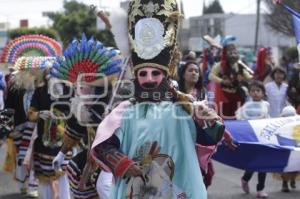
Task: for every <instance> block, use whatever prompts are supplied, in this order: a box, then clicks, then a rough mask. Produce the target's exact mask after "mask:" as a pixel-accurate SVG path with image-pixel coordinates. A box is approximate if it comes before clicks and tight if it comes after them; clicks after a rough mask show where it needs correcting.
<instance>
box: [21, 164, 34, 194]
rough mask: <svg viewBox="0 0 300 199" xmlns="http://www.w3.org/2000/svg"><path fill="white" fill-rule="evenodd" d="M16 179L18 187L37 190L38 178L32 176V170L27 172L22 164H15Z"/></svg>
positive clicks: (30, 190)
mask: <svg viewBox="0 0 300 199" xmlns="http://www.w3.org/2000/svg"><path fill="white" fill-rule="evenodd" d="M16 180H17V184H18V188H19V189H28V192H32V191H38V180H37V179H36V178H35V176H34V171H33V170H30V172H29V173H28V171H27V169H26V168H25V166H24V165H18V164H17V166H16Z"/></svg>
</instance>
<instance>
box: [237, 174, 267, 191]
mask: <svg viewBox="0 0 300 199" xmlns="http://www.w3.org/2000/svg"><path fill="white" fill-rule="evenodd" d="M253 174H254V171H245V173H244V175H243V177H242V179H243V180H245V181H246V182H248V181H249V180H250V179H251V178H252V176H253ZM266 176H267V173H264V172H258V174H257V177H258V183H257V185H256V190H257V191H262V190H263V189H264V188H265V182H266Z"/></svg>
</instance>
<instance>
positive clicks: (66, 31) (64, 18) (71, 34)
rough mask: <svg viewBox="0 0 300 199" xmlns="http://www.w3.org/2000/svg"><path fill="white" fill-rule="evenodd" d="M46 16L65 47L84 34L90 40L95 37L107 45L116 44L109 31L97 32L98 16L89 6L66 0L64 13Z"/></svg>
mask: <svg viewBox="0 0 300 199" xmlns="http://www.w3.org/2000/svg"><path fill="white" fill-rule="evenodd" d="M46 15H47V16H48V17H49V18H50V19H51V20H52V21H53V25H52V28H53V29H55V30H57V32H58V34H59V36H60V38H61V41H62V42H63V44H64V46H66V45H67V44H68V43H69V42H70V41H71V40H72V39H73V38H81V35H82V33H85V34H86V36H87V37H88V38H89V37H91V36H94V38H95V39H98V40H100V41H101V42H103V43H104V44H105V45H112V44H114V42H113V37H112V35H111V34H108V33H107V31H97V29H96V17H97V16H96V15H95V14H94V13H93V11H91V9H90V8H89V6H88V5H85V4H83V3H79V2H77V1H74V0H72V1H66V0H64V11H63V12H48V13H46Z"/></svg>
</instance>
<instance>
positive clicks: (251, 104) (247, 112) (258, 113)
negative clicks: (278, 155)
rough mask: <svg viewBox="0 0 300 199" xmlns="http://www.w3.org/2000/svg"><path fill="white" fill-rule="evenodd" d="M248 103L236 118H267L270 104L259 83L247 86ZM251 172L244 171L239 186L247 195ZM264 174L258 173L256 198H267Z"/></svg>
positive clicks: (254, 82) (237, 113) (241, 108)
mask: <svg viewBox="0 0 300 199" xmlns="http://www.w3.org/2000/svg"><path fill="white" fill-rule="evenodd" d="M249 95H250V97H251V99H250V101H248V102H246V103H245V104H244V105H243V106H242V107H240V108H239V109H238V110H237V112H236V118H237V119H240V120H241V119H242V120H252V119H264V118H268V117H269V109H270V104H269V103H268V102H267V101H265V100H264V99H265V97H266V91H265V87H264V85H263V84H262V83H261V82H259V81H253V82H251V83H250V85H249ZM253 174H254V172H253V171H245V173H244V175H243V177H242V179H241V186H242V189H243V190H244V192H245V193H249V185H248V182H249V180H250V179H251V177H252V176H253ZM265 181H266V173H265V172H258V184H257V186H256V190H257V197H258V198H267V197H268V194H267V193H266V192H264V191H263V190H264V187H265Z"/></svg>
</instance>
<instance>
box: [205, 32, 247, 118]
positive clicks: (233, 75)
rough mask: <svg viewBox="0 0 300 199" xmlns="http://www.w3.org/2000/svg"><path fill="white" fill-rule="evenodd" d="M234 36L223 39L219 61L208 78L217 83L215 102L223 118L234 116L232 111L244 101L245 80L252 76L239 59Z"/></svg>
mask: <svg viewBox="0 0 300 199" xmlns="http://www.w3.org/2000/svg"><path fill="white" fill-rule="evenodd" d="M234 40H235V37H232V36H227V37H225V38H224V39H223V42H222V43H223V50H222V55H221V61H220V62H219V63H217V64H215V65H214V66H213V68H212V70H211V73H210V75H209V79H210V80H211V81H213V82H215V83H217V84H218V85H217V86H216V87H217V88H216V90H215V95H216V97H215V102H216V103H217V106H218V110H219V113H220V114H221V116H222V117H223V118H225V119H232V118H234V115H235V114H234V113H235V111H236V110H237V109H238V107H239V106H241V105H242V104H243V103H244V102H245V97H246V93H247V89H246V86H247V81H248V80H250V79H251V78H252V74H251V72H250V71H249V70H248V67H247V66H245V65H244V64H243V63H241V62H240V61H239V55H238V52H237V49H236V47H235V45H234V44H233V43H232V42H233V41H234Z"/></svg>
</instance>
